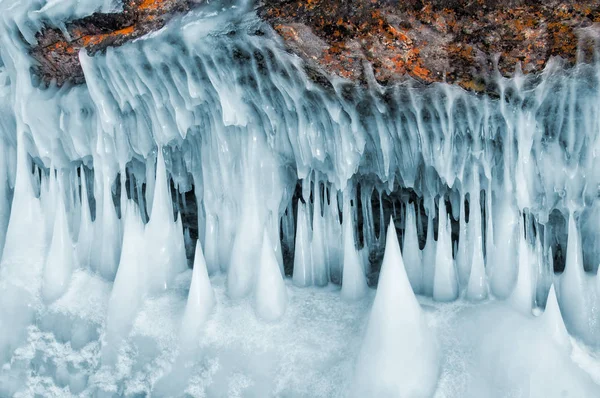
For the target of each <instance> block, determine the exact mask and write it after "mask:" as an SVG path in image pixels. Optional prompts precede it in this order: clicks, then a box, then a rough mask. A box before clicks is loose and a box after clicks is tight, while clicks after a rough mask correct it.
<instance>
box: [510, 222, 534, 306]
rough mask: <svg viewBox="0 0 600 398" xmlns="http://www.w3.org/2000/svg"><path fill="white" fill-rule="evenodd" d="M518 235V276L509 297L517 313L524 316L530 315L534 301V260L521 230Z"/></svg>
mask: <svg viewBox="0 0 600 398" xmlns="http://www.w3.org/2000/svg"><path fill="white" fill-rule="evenodd" d="M519 230H520V232H519V235H518V240H519V245H518V247H519V252H518V260H519V264H518V267H519V268H518V274H517V283H516V285H515V288H514V290H513V291H512V293H511V295H510V302H511V303H512V305H513V306H514V307H515V308H516V309H518V310H519V311H521V312H523V313H525V314H531V308H532V305H533V299H534V277H533V269H532V261H533V260H534V259H535V256H534V253H532V250H531V246H530V245H529V243H527V238H526V237H524V236H522V232H521V228H519Z"/></svg>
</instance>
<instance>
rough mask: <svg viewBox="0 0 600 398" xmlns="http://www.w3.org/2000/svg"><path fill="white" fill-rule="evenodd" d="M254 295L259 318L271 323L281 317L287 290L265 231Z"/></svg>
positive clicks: (285, 302)
mask: <svg viewBox="0 0 600 398" xmlns="http://www.w3.org/2000/svg"><path fill="white" fill-rule="evenodd" d="M254 294H255V296H254V305H255V310H256V314H257V315H258V316H259V317H260V318H262V319H264V320H266V321H269V322H272V321H275V320H277V319H279V318H281V317H282V316H283V314H284V313H285V309H286V307H287V288H286V286H285V282H284V281H283V277H282V276H281V271H280V270H279V264H278V262H277V257H276V256H275V252H274V251H273V244H272V243H271V239H270V238H269V234H268V232H267V231H266V230H265V233H264V235H263V243H262V251H261V256H260V264H259V265H258V274H257V276H256V289H255V293H254Z"/></svg>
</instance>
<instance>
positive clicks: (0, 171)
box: [0, 138, 10, 260]
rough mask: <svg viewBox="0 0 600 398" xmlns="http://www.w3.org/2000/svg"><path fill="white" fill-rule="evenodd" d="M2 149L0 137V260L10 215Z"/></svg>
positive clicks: (5, 166) (6, 165) (5, 164)
mask: <svg viewBox="0 0 600 398" xmlns="http://www.w3.org/2000/svg"><path fill="white" fill-rule="evenodd" d="M6 158H7V155H6V153H5V149H4V142H3V141H2V139H1V138H0V260H1V259H2V251H3V249H4V240H5V238H6V228H8V219H9V217H10V202H9V198H8V164H7V163H6V162H7V160H6Z"/></svg>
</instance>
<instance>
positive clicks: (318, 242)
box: [311, 178, 329, 286]
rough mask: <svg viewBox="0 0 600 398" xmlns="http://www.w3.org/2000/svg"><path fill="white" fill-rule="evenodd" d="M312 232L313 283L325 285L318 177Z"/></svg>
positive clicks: (325, 255)
mask: <svg viewBox="0 0 600 398" xmlns="http://www.w3.org/2000/svg"><path fill="white" fill-rule="evenodd" d="M313 195H314V208H313V223H312V226H313V227H312V228H313V233H312V239H311V250H312V265H313V268H314V271H313V272H314V275H313V279H314V284H315V285H316V286H325V285H327V283H329V272H328V264H327V251H326V250H327V249H326V245H325V232H326V230H325V220H324V219H323V216H322V215H321V189H320V184H319V180H318V178H317V179H316V180H315V184H314V190H313Z"/></svg>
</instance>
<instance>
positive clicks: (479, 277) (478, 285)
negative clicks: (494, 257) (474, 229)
mask: <svg viewBox="0 0 600 398" xmlns="http://www.w3.org/2000/svg"><path fill="white" fill-rule="evenodd" d="M472 244H473V254H472V256H471V274H470V276H469V284H468V285H467V293H466V297H467V299H469V300H472V301H479V300H484V299H485V298H487V296H488V284H487V275H486V273H485V264H484V259H483V242H482V238H481V233H480V234H479V236H478V237H477V238H476V239H474V240H472Z"/></svg>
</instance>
